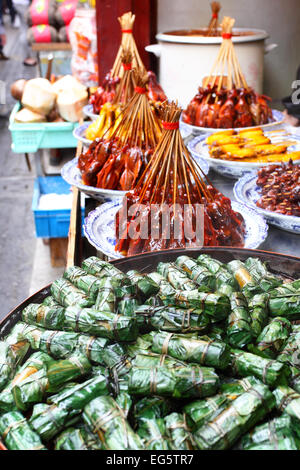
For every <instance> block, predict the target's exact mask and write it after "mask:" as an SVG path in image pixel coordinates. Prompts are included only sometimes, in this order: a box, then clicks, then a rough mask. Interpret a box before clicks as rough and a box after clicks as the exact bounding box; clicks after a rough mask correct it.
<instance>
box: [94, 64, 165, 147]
mask: <svg viewBox="0 0 300 470" xmlns="http://www.w3.org/2000/svg"><path fill="white" fill-rule="evenodd" d="M131 72H133V71H131ZM147 81H148V76H147V75H144V76H141V75H139V74H138V73H137V72H136V73H135V75H134V83H135V88H134V94H133V97H132V98H131V100H130V101H129V102H128V103H126V104H125V105H124V108H123V109H122V111H121V114H120V122H119V124H118V125H117V127H116V128H115V129H114V131H113V132H112V133H111V128H109V129H107V131H106V133H105V134H104V135H103V138H105V136H106V134H107V135H109V136H110V139H111V140H113V139H116V142H117V144H118V146H119V147H122V146H124V145H125V144H129V145H130V146H133V147H139V148H141V149H142V148H144V147H146V148H149V147H151V148H155V147H156V145H157V143H158V141H159V138H160V134H161V129H160V123H159V119H158V118H157V117H156V116H155V114H154V112H153V111H152V109H151V105H150V103H149V100H148V98H147V95H146V93H140V92H138V91H136V90H137V89H139V90H140V91H142V90H143V89H145V91H146V88H145V87H146V84H147ZM113 126H115V124H113V125H112V127H113Z"/></svg>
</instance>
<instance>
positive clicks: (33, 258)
mask: <svg viewBox="0 0 300 470" xmlns="http://www.w3.org/2000/svg"><path fill="white" fill-rule="evenodd" d="M17 8H18V9H19V10H21V11H24V7H22V6H21V7H20V6H18V7H17ZM5 28H6V33H7V39H8V41H7V45H6V47H5V53H6V55H8V56H9V57H10V60H8V61H1V62H0V80H3V81H5V83H6V105H5V106H3V105H0V214H1V218H0V319H1V318H3V316H5V315H6V314H7V313H8V312H9V311H10V310H11V309H12V308H14V307H15V306H16V305H18V304H19V303H20V302H22V301H23V300H24V299H25V298H26V297H27V296H28V295H29V292H30V293H32V292H34V291H36V290H38V289H40V288H41V287H43V286H44V285H46V284H47V283H49V282H51V281H52V280H53V279H55V278H56V277H58V276H59V275H60V274H61V271H62V270H60V269H53V268H51V265H50V254H49V247H48V246H44V245H43V243H42V240H40V239H36V237H35V226H34V218H33V214H32V211H31V202H32V194H33V184H34V179H35V176H36V174H35V167H34V158H33V155H30V161H31V164H32V171H31V172H30V171H29V170H28V168H27V165H26V161H25V157H24V155H23V154H15V153H13V152H12V150H11V137H10V132H9V130H8V116H9V113H10V111H11V109H12V108H13V106H14V104H15V101H14V100H13V98H12V97H11V96H10V84H11V83H12V82H14V81H15V80H17V79H18V78H25V79H29V78H33V77H34V76H36V75H37V68H36V67H26V66H24V65H23V60H24V58H25V57H26V55H27V52H28V49H27V46H26V44H25V29H24V28H25V27H24V24H23V27H22V28H21V29H17V30H16V29H12V28H11V26H10V22H9V19H8V17H5Z"/></svg>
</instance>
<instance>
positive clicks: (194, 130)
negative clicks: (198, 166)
mask: <svg viewBox="0 0 300 470" xmlns="http://www.w3.org/2000/svg"><path fill="white" fill-rule="evenodd" d="M272 115H273V121H272V122H269V123H267V124H261V125H260V126H251V127H247V128H246V127H235V128H234V130H236V131H241V130H245V129H256V128H258V127H261V128H262V129H269V128H271V127H273V126H278V124H282V122H283V118H284V116H283V114H282V112H281V111H278V110H277V109H272ZM180 127H182V129H184V128H186V130H187V131H188V130H189V131H190V133H191V134H194V135H199V134H211V133H212V132H218V131H222V130H226V129H216V128H213V127H199V126H192V124H187V123H186V122H183V120H182V115H181V116H180Z"/></svg>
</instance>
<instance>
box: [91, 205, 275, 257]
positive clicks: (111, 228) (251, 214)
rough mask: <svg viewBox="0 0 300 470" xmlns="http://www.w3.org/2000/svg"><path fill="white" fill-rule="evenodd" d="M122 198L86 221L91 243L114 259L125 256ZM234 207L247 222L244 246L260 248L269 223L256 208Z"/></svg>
mask: <svg viewBox="0 0 300 470" xmlns="http://www.w3.org/2000/svg"><path fill="white" fill-rule="evenodd" d="M121 204H122V200H121V199H119V200H115V201H112V202H106V203H105V204H102V205H101V206H99V207H97V209H95V210H94V211H92V212H90V213H89V215H88V217H87V218H86V219H85V221H84V226H83V230H84V234H85V236H86V238H87V239H88V241H89V242H90V244H91V245H93V246H94V247H95V248H96V249H97V250H98V251H101V252H102V253H104V254H105V255H106V256H108V257H109V258H112V259H117V258H123V256H122V255H121V254H120V253H118V252H116V251H115V244H116V237H115V215H116V213H117V212H118V210H119V209H120V206H121ZM231 204H232V208H233V209H234V210H235V211H237V212H240V214H242V216H243V217H244V220H245V224H246V236H245V245H244V248H253V249H254V248H258V247H259V246H260V245H261V244H262V243H263V241H264V240H265V239H266V237H267V235H268V225H267V224H266V222H265V221H264V219H263V217H261V216H260V215H259V214H258V213H257V212H256V211H255V210H253V209H250V208H249V207H247V206H245V205H244V204H240V203H238V202H234V201H232V203H231Z"/></svg>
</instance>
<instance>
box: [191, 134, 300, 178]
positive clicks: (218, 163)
mask: <svg viewBox="0 0 300 470" xmlns="http://www.w3.org/2000/svg"><path fill="white" fill-rule="evenodd" d="M207 137H208V136H207V134H206V135H201V136H200V135H199V136H197V137H194V139H193V140H190V142H189V143H188V144H187V147H188V149H189V151H190V152H191V154H192V156H193V157H194V158H203V159H205V160H206V161H207V162H208V163H209V165H210V166H211V167H212V168H213V169H214V170H215V171H216V172H217V173H220V174H221V175H223V176H227V177H228V178H234V179H238V178H241V177H242V176H244V175H245V174H246V173H249V172H251V171H254V170H257V169H258V168H261V167H262V166H267V165H279V164H280V162H277V163H276V162H270V163H255V162H237V161H231V160H221V159H220V158H211V156H210V155H209V147H208V145H207V144H206V143H205V140H206V138H207ZM277 137H278V136H277ZM277 137H276V138H275V137H272V139H271V140H272V141H273V142H275V141H276V139H277ZM289 140H293V141H295V142H296V144H293V145H290V146H289V147H288V150H289V151H290V152H294V151H299V150H300V137H299V136H298V135H291V136H290V137H289ZM294 163H300V160H294Z"/></svg>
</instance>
